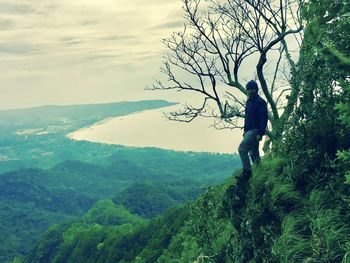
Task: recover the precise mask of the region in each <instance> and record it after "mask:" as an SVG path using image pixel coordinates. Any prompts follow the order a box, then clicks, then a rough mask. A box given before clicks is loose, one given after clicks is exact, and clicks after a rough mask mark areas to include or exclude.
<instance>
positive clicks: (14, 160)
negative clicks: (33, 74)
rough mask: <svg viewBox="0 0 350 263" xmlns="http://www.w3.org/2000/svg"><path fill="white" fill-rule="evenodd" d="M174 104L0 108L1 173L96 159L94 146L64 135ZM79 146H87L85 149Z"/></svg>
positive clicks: (144, 103) (151, 102)
mask: <svg viewBox="0 0 350 263" xmlns="http://www.w3.org/2000/svg"><path fill="white" fill-rule="evenodd" d="M174 104H176V103H173V102H167V101H164V100H145V101H135V102H116V103H108V104H87V105H68V106H42V107H35V108H27V109H16V110H1V111H0V172H2V171H9V170H12V169H18V168H30V167H33V166H34V167H42V168H49V167H51V166H52V165H55V164H56V163H58V162H61V161H63V160H66V159H77V160H82V161H84V160H86V159H89V158H94V159H96V158H95V157H93V155H94V154H95V155H96V153H95V149H96V147H95V145H91V144H88V143H84V142H75V141H72V140H70V139H68V138H66V137H65V136H66V134H68V133H70V132H73V131H76V130H79V129H81V128H84V127H88V126H90V125H92V124H94V123H97V122H99V121H102V120H105V119H108V118H111V117H117V116H123V115H128V114H131V113H134V112H140V111H144V110H149V109H157V108H162V107H167V106H171V105H174ZM82 145H83V146H84V147H86V149H85V150H84V151H82V150H81V149H82V148H81V147H82ZM115 147H116V146H114V148H115ZM97 148H103V147H102V146H101V147H97ZM104 148H108V146H105V147H104ZM97 155H98V154H97ZM97 157H98V156H97Z"/></svg>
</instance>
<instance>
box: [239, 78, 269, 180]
mask: <svg viewBox="0 0 350 263" xmlns="http://www.w3.org/2000/svg"><path fill="white" fill-rule="evenodd" d="M246 89H247V96H248V100H247V102H246V106H245V118H244V132H243V140H242V142H241V144H240V145H239V148H238V152H239V155H240V157H241V160H242V165H243V172H242V173H241V174H240V175H239V176H237V182H238V184H240V183H246V182H248V180H249V178H250V177H251V175H252V171H251V164H250V160H249V156H250V158H251V159H252V161H253V163H254V164H257V163H259V162H260V155H259V142H260V141H261V139H262V137H263V136H264V134H265V130H266V126H267V120H268V115H267V104H266V101H265V100H263V99H262V98H261V97H260V96H259V94H258V90H259V88H258V84H257V83H256V82H255V81H254V80H251V81H249V82H248V83H247V85H246Z"/></svg>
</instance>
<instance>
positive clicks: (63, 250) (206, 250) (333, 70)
mask: <svg viewBox="0 0 350 263" xmlns="http://www.w3.org/2000/svg"><path fill="white" fill-rule="evenodd" d="M302 9H303V10H302V11H303V19H304V22H305V25H306V29H305V35H304V40H303V43H302V46H301V50H300V59H299V62H298V65H297V67H296V68H295V71H294V72H292V74H293V76H292V77H291V80H290V85H291V88H292V89H294V91H296V94H297V95H298V98H299V100H298V103H297V104H296V105H294V106H293V108H292V109H291V114H290V115H289V116H287V117H286V119H284V120H283V122H281V123H282V124H283V125H282V124H281V123H279V124H280V126H279V127H278V129H279V130H277V132H276V133H275V134H274V138H273V144H272V146H273V147H272V149H271V151H270V153H269V154H268V155H266V156H265V157H264V159H263V160H262V162H261V163H260V164H259V165H256V166H254V167H253V176H252V178H251V179H250V180H249V182H248V183H247V185H246V186H245V187H243V188H242V193H241V194H240V195H238V194H237V191H236V190H235V184H236V182H235V180H234V176H233V177H232V178H230V179H228V181H227V182H226V183H224V184H221V185H219V186H215V187H209V188H208V189H207V190H206V191H205V192H203V193H202V195H201V196H200V197H199V198H198V199H196V200H195V201H193V202H191V203H189V204H187V205H184V206H181V207H177V208H176V207H175V208H172V209H170V210H168V211H167V212H166V213H165V214H164V215H163V216H160V217H158V218H154V219H152V220H150V221H149V222H146V223H145V222H142V223H139V222H133V223H130V224H124V225H112V226H110V225H107V224H105V223H103V221H102V223H100V224H99V223H96V221H95V222H94V223H93V222H91V221H90V224H88V225H87V226H85V228H84V231H81V230H77V231H75V229H74V224H73V225H65V226H62V227H61V228H58V227H56V228H53V229H51V230H50V231H49V232H48V233H47V234H46V236H45V237H44V238H43V239H42V240H41V241H40V243H38V245H37V246H36V248H35V249H34V250H33V251H32V253H31V254H30V255H29V256H28V257H27V258H25V259H24V262H33V263H34V262H91V263H92V262H94V263H98V262H103V263H107V262H164V263H168V262H179V263H182V262H240V263H247V262H251V263H256V262H269V263H270V262H271V263H274V262H276V263H278V262H283V263H289V262H314V263H316V262H330V263H348V262H350V241H349V237H350V226H349V221H350V132H349V130H350V81H349V80H350V46H349V43H350V38H349V36H350V35H349V34H347V33H344V32H348V28H349V27H350V20H349V13H350V6H349V3H348V1H317V0H315V1H308V2H306V3H304V5H303V6H302ZM281 121H282V120H281ZM239 172H240V171H237V172H236V174H234V175H237V174H238V173H239ZM124 204H128V203H127V202H124ZM66 236H69V238H68V239H67V238H65V237H66ZM47 252H49V253H47Z"/></svg>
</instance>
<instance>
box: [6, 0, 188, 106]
mask: <svg viewBox="0 0 350 263" xmlns="http://www.w3.org/2000/svg"><path fill="white" fill-rule="evenodd" d="M9 2H10V1H8V2H5V1H1V0H0V10H1V11H0V14H1V18H0V41H1V43H0V60H1V61H2V63H1V65H0V68H1V70H2V74H1V75H0V82H1V83H2V86H1V87H0V92H1V91H2V89H3V88H5V87H12V88H11V90H14V89H18V90H20V91H21V92H20V93H17V97H15V95H14V94H15V93H13V96H12V95H11V96H12V97H11V96H9V97H8V99H6V98H4V100H6V101H9V102H10V101H12V102H11V103H12V104H15V103H16V101H18V103H23V101H25V97H26V96H27V97H28V98H32V97H33V96H30V93H31V89H32V88H33V87H35V88H36V89H38V90H45V93H44V92H43V95H41V93H40V92H39V93H38V96H41V98H37V99H36V100H35V101H36V102H38V101H39V100H40V99H41V100H42V101H43V104H46V102H45V100H47V99H48V98H47V96H48V94H50V92H51V93H52V94H56V95H55V96H54V98H55V99H57V100H60V101H64V100H65V99H66V98H65V97H64V95H61V96H58V95H57V94H58V93H59V94H64V93H65V92H64V91H65V90H67V92H66V93H67V94H69V92H70V87H69V85H67V83H80V84H79V85H76V86H75V89H76V92H77V93H78V92H81V93H84V92H85V90H86V87H89V88H90V89H91V90H93V89H94V88H95V89H96V94H94V95H93V96H92V97H91V99H92V100H93V99H98V98H102V97H103V98H106V97H107V98H108V97H112V95H113V90H115V93H116V94H118V96H119V97H120V96H121V95H123V96H124V97H125V98H128V99H130V97H131V96H134V95H135V94H137V93H140V94H144V93H143V88H144V86H146V85H148V84H149V82H150V81H152V79H153V77H155V74H158V72H159V67H160V64H161V62H160V61H161V54H162V53H163V52H164V49H165V48H164V46H163V44H162V43H161V40H162V39H163V38H166V37H168V36H169V35H170V34H171V32H173V31H175V30H176V29H177V28H181V26H182V24H183V21H182V20H181V19H182V12H181V1H180V0H168V1H161V0H155V1H146V0H134V1H129V0H99V1H91V0H74V1H71V0H57V1H55V2H54V3H53V2H51V1H42V0H11V2H10V3H9ZM26 74H27V76H26ZM33 76H35V77H33ZM101 82H103V83H105V84H104V85H101V84H100V83H101ZM131 83H132V84H131ZM131 86H132V87H131ZM125 87H128V88H127V89H126V88H125ZM56 89H60V91H59V92H58V91H56ZM97 91H98V92H97ZM89 94H90V95H91V94H93V92H91V93H89ZM18 96H22V97H23V98H22V99H21V98H19V97H18ZM45 96H46V97H45ZM99 96H100V97H99ZM85 98H87V97H86V96H85ZM51 99H52V98H50V100H51ZM121 99H122V98H121ZM28 103H29V101H28ZM58 103H59V102H58ZM5 104H6V103H5ZM18 106H25V105H18ZM0 107H6V105H1V106H0ZM11 107H13V106H11Z"/></svg>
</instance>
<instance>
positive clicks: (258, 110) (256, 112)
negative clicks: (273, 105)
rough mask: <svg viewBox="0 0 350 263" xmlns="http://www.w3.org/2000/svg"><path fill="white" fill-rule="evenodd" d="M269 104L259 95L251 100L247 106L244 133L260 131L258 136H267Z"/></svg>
mask: <svg viewBox="0 0 350 263" xmlns="http://www.w3.org/2000/svg"><path fill="white" fill-rule="evenodd" d="M267 119H268V115H267V104H266V101H264V100H263V99H262V98H261V97H260V96H259V95H256V96H255V97H254V98H249V99H248V100H247V103H246V106H245V119H244V131H245V132H247V131H249V130H254V129H256V130H258V135H260V136H263V135H264V134H265V130H266V126H267Z"/></svg>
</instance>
